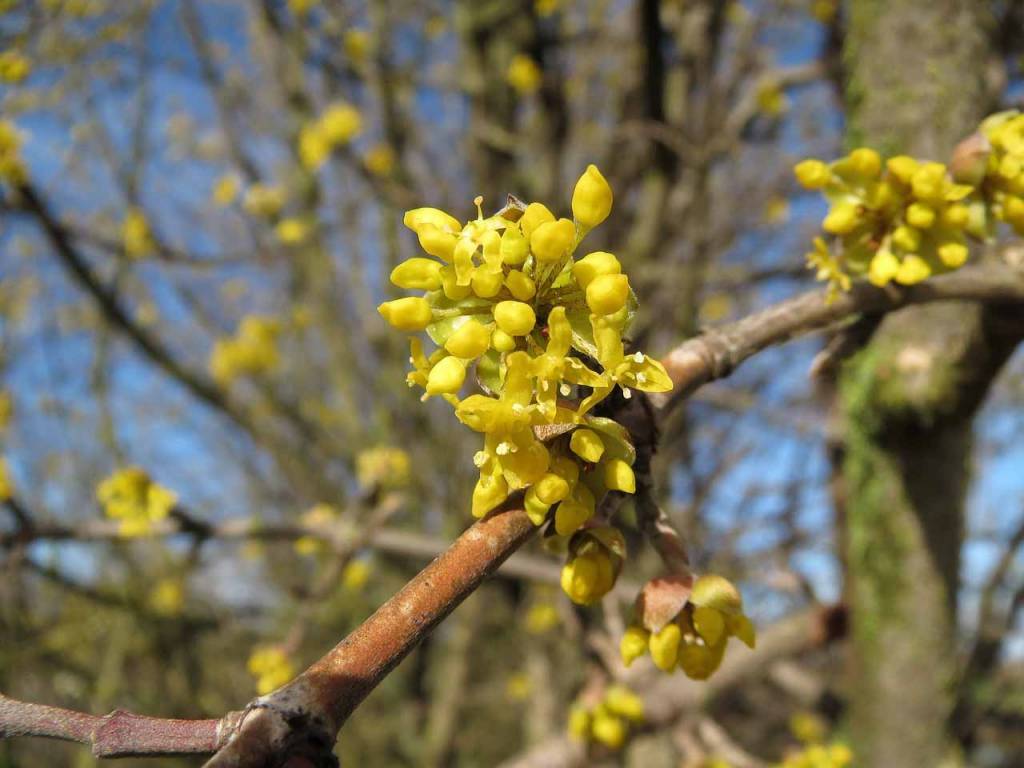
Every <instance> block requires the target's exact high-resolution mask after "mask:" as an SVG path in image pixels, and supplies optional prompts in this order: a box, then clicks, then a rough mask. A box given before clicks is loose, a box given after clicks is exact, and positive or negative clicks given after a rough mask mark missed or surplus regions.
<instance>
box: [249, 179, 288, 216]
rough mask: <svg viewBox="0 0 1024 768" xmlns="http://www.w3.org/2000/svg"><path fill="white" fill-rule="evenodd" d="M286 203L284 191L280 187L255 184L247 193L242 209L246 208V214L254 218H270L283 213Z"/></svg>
mask: <svg viewBox="0 0 1024 768" xmlns="http://www.w3.org/2000/svg"><path fill="white" fill-rule="evenodd" d="M284 202H285V196H284V190H283V189H281V188H280V187H276V186H268V185H266V184H253V185H252V186H251V187H249V189H247V190H246V192H245V200H244V201H243V203H242V207H244V208H245V211H246V213H249V214H252V215H253V216H265V217H267V218H270V217H273V216H276V215H277V214H278V213H280V212H281V209H282V208H283V207H284Z"/></svg>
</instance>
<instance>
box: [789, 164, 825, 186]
mask: <svg viewBox="0 0 1024 768" xmlns="http://www.w3.org/2000/svg"><path fill="white" fill-rule="evenodd" d="M793 175H795V176H796V180H797V181H798V182H800V185H801V186H802V187H804V188H805V189H821V188H822V187H824V186H825V185H826V184H828V182H829V180H830V179H831V178H832V172H831V171H830V170H829V168H828V166H827V165H826V164H825V163H823V162H821V160H804V161H802V162H799V163H797V164H796V165H795V166H794V167H793Z"/></svg>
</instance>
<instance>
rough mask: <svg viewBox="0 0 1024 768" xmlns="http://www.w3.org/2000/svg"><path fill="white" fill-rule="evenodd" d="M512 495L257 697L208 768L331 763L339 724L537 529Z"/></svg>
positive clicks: (324, 764) (320, 764)
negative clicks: (288, 678) (315, 657)
mask: <svg viewBox="0 0 1024 768" xmlns="http://www.w3.org/2000/svg"><path fill="white" fill-rule="evenodd" d="M521 496H522V494H517V495H516V496H514V497H513V498H512V499H510V501H509V502H508V503H507V504H506V505H505V506H504V507H503V508H502V509H499V510H498V511H496V512H494V513H492V514H490V515H488V516H487V517H486V518H484V519H483V520H481V521H480V522H478V523H476V524H475V525H473V526H472V527H471V528H469V530H467V531H466V532H465V533H463V534H462V535H461V536H460V537H459V538H458V539H456V541H455V542H454V543H453V544H452V545H451V547H449V548H448V549H447V550H446V551H445V552H444V553H443V554H442V555H441V556H440V557H438V558H437V559H436V560H434V561H433V562H431V563H430V565H428V566H427V567H426V568H424V569H423V570H422V571H420V573H419V574H417V575H416V576H415V577H414V578H413V579H412V581H410V582H409V583H408V584H406V585H405V587H403V588H402V589H401V591H399V592H398V593H397V594H396V595H395V596H394V597H392V598H391V599H390V600H388V601H387V602H386V603H384V605H382V606H381V607H380V608H379V609H377V611H376V613H374V614H373V615H372V616H371V617H370V618H369V619H367V620H366V621H365V622H363V624H362V625H360V626H359V627H358V628H357V629H356V630H355V631H354V632H352V634H350V635H349V636H348V637H347V638H345V639H344V640H342V641H341V642H340V643H339V644H338V645H336V646H335V647H334V648H332V649H331V650H330V651H329V652H328V653H327V654H325V655H324V656H323V657H322V658H321V659H320V660H319V661H317V662H315V663H314V664H313V665H312V666H311V667H309V669H307V670H306V671H305V672H303V673H302V674H301V675H299V677H297V678H296V679H295V680H293V681H292V682H291V683H289V684H288V685H286V686H284V687H283V688H280V689H278V690H277V691H274V692H273V693H271V694H269V695H268V696H264V697H262V698H260V699H257V700H256V701H255V702H253V704H251V705H250V707H249V709H248V710H247V712H246V714H245V715H244V716H243V718H242V720H241V722H240V724H239V727H238V728H237V730H236V732H235V733H234V734H233V735H232V736H231V738H230V740H229V742H228V744H227V746H226V747H224V748H223V749H222V750H221V751H220V752H219V753H218V754H217V755H215V756H214V757H213V758H212V759H211V760H210V761H209V762H208V763H207V766H208V768H243V767H248V766H262V765H276V764H278V762H282V761H283V760H284V759H286V758H292V757H302V758H306V759H307V760H309V761H310V763H311V764H312V765H316V766H329V765H333V764H334V758H333V755H332V750H333V746H334V741H335V738H336V735H337V732H338V729H339V728H340V727H341V725H342V724H343V723H344V722H345V720H346V719H347V718H348V717H349V715H351V714H352V712H353V711H355V708H356V707H357V706H359V704H360V703H361V702H362V701H363V699H364V698H366V696H367V695H368V694H369V693H370V691H372V690H373V689H374V688H375V687H376V686H377V684H378V683H380V681H381V680H382V679H383V678H384V677H385V676H386V675H387V674H388V672H390V671H391V670H392V669H394V667H395V666H397V665H398V663H399V662H400V661H401V660H402V659H404V658H405V656H406V655H407V654H408V653H409V652H410V651H411V650H412V649H413V648H414V647H415V646H416V644H417V643H418V642H419V641H420V640H422V639H423V638H424V637H425V636H426V635H427V634H429V632H430V631H431V630H432V629H433V628H434V626H435V625H437V624H438V623H439V622H440V621H442V620H443V619H444V618H445V617H446V616H447V615H448V614H449V613H451V612H452V611H453V610H454V609H455V607H456V606H458V605H459V603H461V602H462V601H463V600H464V599H465V598H466V597H467V596H469V595H470V594H471V593H472V592H473V591H474V590H475V589H476V588H477V587H478V586H479V585H480V582H482V581H483V580H484V579H485V578H486V577H487V576H489V575H490V574H491V573H492V572H494V571H495V570H496V569H497V568H498V566H499V565H500V564H501V563H502V562H503V561H504V560H505V558H507V557H508V556H509V555H511V554H512V553H513V552H514V551H515V550H516V549H518V548H519V547H520V546H521V545H522V544H523V542H525V541H526V539H527V538H529V537H530V536H531V535H532V534H533V532H534V531H535V530H536V529H535V527H534V525H533V523H531V522H530V520H529V518H528V517H527V516H526V513H525V512H524V511H523V510H522V509H520V508H518V506H517V505H518V504H520V503H521V501H522V499H521Z"/></svg>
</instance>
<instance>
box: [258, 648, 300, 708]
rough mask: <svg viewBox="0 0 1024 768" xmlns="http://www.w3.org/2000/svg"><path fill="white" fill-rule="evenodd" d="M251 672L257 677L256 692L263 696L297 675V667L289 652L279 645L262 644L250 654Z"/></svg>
mask: <svg viewBox="0 0 1024 768" xmlns="http://www.w3.org/2000/svg"><path fill="white" fill-rule="evenodd" d="M248 667H249V674H251V675H252V676H253V677H255V678H256V692H257V693H259V694H260V695H261V696H263V695H265V694H268V693H270V692H271V691H273V690H275V689H277V688H280V687H281V686H282V685H284V684H285V683H287V682H288V681H289V680H291V679H292V678H293V677H294V676H295V667H294V665H293V664H292V661H291V659H289V658H288V653H287V652H286V651H285V650H284V648H282V647H281V646H279V645H261V646H257V647H256V648H254V649H253V651H252V653H251V654H250V655H249V664H248Z"/></svg>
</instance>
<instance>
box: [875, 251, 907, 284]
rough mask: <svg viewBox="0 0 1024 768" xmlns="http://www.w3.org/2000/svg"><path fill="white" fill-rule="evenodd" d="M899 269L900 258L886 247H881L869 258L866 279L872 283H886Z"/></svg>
mask: <svg viewBox="0 0 1024 768" xmlns="http://www.w3.org/2000/svg"><path fill="white" fill-rule="evenodd" d="M899 269H900V260H899V259H897V258H896V256H895V254H893V252H892V251H890V250H889V249H888V248H882V249H881V250H879V251H878V253H876V254H875V255H874V257H873V258H872V259H871V266H870V267H869V268H868V280H870V281H871V282H872V283H873V284H874V285H878V286H883V285H888V284H889V281H890V280H892V279H893V278H894V277H896V273H897V272H898V271H899Z"/></svg>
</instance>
